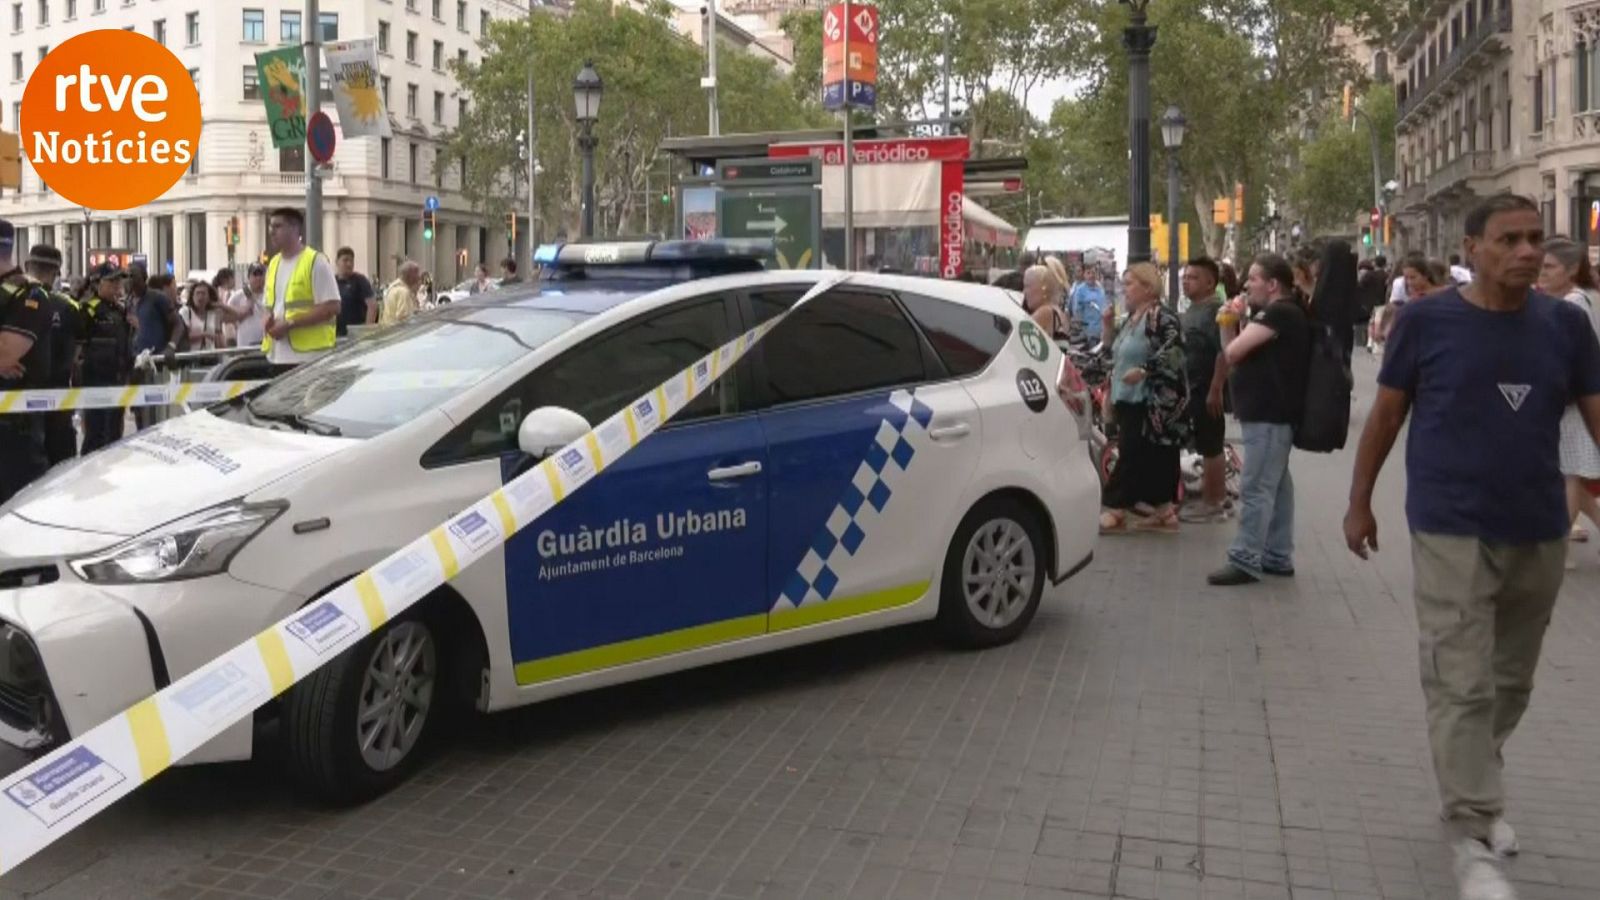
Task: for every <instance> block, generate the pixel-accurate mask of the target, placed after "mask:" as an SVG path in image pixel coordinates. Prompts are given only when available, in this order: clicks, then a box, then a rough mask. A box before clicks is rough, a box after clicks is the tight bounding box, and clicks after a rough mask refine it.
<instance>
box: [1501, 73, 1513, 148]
mask: <svg viewBox="0 0 1600 900" xmlns="http://www.w3.org/2000/svg"><path fill="white" fill-rule="evenodd" d="M1500 96H1501V97H1503V98H1505V99H1503V100H1502V101H1501V102H1502V103H1503V104H1505V109H1504V110H1503V111H1502V114H1501V116H1500V149H1502V150H1510V149H1511V73H1510V72H1501V73H1500Z"/></svg>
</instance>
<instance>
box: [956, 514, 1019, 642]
mask: <svg viewBox="0 0 1600 900" xmlns="http://www.w3.org/2000/svg"><path fill="white" fill-rule="evenodd" d="M1042 535H1043V530H1042V529H1041V528H1040V526H1039V522H1038V517H1037V516H1036V515H1034V513H1033V512H1032V511H1031V510H1029V509H1028V508H1027V507H1025V506H1023V505H1022V504H1021V503H1018V502H1017V501H1015V500H1012V499H1009V498H1000V497H997V498H992V499H990V500H986V501H984V502H983V503H980V504H979V505H978V506H977V507H975V508H974V509H973V510H972V512H970V513H968V514H967V517H966V519H964V520H963V521H962V523H961V527H960V528H957V529H956V535H955V539H954V540H953V541H951V544H950V551H949V554H948V555H947V556H946V558H945V568H944V580H943V584H942V586H941V588H940V600H939V622H940V624H941V626H943V628H944V630H945V633H946V634H947V635H948V636H949V637H950V638H951V639H952V640H953V641H955V642H956V643H958V644H960V645H962V646H967V647H993V646H996V645H999V644H1004V643H1008V642H1010V641H1012V640H1015V639H1016V637H1017V635H1019V634H1021V633H1022V631H1023V629H1025V628H1027V627H1028V623H1029V622H1030V621H1032V620H1033V615H1034V613H1035V612H1036V611H1037V610H1038V608H1039V598H1040V597H1041V596H1043V594H1044V581H1045V566H1044V560H1045V557H1044V554H1043V549H1044V541H1043V537H1042Z"/></svg>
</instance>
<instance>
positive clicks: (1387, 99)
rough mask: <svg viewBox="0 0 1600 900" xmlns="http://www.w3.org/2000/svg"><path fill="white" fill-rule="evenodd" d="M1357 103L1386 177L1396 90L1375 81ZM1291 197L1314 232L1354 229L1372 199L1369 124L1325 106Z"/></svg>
mask: <svg viewBox="0 0 1600 900" xmlns="http://www.w3.org/2000/svg"><path fill="white" fill-rule="evenodd" d="M1359 108H1360V110H1361V113H1362V115H1363V116H1366V117H1369V118H1370V120H1371V122H1372V124H1373V126H1375V127H1376V129H1377V134H1378V161H1379V166H1378V168H1379V181H1380V182H1382V181H1387V180H1388V179H1389V178H1390V177H1391V175H1392V173H1393V171H1394V125H1395V95H1394V89H1393V88H1391V87H1390V86H1388V85H1375V86H1373V87H1372V88H1371V89H1369V90H1368V91H1367V93H1366V94H1365V95H1364V96H1362V98H1361V101H1360V107H1359ZM1289 196H1290V198H1291V200H1292V201H1293V203H1294V207H1295V209H1296V210H1297V211H1298V212H1299V213H1300V215H1301V217H1302V219H1303V221H1304V224H1305V225H1306V227H1307V228H1308V229H1310V230H1311V231H1312V232H1313V233H1316V232H1319V231H1334V232H1345V231H1348V230H1350V229H1351V228H1353V226H1354V224H1355V219H1356V218H1358V217H1360V216H1362V214H1363V213H1364V212H1365V211H1366V210H1369V209H1371V207H1372V203H1373V196H1372V132H1371V131H1369V130H1368V126H1367V123H1366V122H1364V121H1355V122H1347V121H1345V120H1344V118H1343V116H1342V114H1341V111H1339V110H1329V111H1328V114H1327V115H1326V116H1325V117H1324V118H1323V121H1322V123H1321V125H1320V127H1319V129H1318V131H1317V135H1316V137H1315V138H1314V139H1313V140H1311V141H1310V142H1309V143H1307V144H1306V146H1305V148H1304V149H1303V150H1301V152H1300V166H1299V169H1298V171H1297V173H1296V174H1295V177H1294V179H1293V181H1292V182H1291V183H1290V191H1289Z"/></svg>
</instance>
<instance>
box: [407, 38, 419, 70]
mask: <svg viewBox="0 0 1600 900" xmlns="http://www.w3.org/2000/svg"><path fill="white" fill-rule="evenodd" d="M416 61H417V33H416V32H415V31H408V32H406V62H408V63H414V62H416Z"/></svg>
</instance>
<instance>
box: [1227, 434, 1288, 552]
mask: <svg viewBox="0 0 1600 900" xmlns="http://www.w3.org/2000/svg"><path fill="white" fill-rule="evenodd" d="M1239 430H1240V431H1241V432H1243V435H1244V471H1243V472H1242V473H1240V476H1239V503H1240V506H1241V509H1240V512H1239V533H1238V535H1236V536H1235V537H1234V539H1233V546H1232V547H1229V548H1228V562H1231V563H1233V564H1234V565H1235V566H1238V567H1239V568H1241V569H1243V570H1245V571H1246V572H1249V573H1250V574H1251V575H1255V576H1257V577H1259V576H1260V575H1261V570H1262V568H1263V567H1266V568H1269V569H1278V570H1288V569H1292V568H1294V479H1293V478H1290V477H1289V451H1290V449H1291V448H1292V447H1293V446H1294V428H1293V427H1292V426H1289V425H1275V424H1272V423H1268V422H1241V423H1239Z"/></svg>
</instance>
